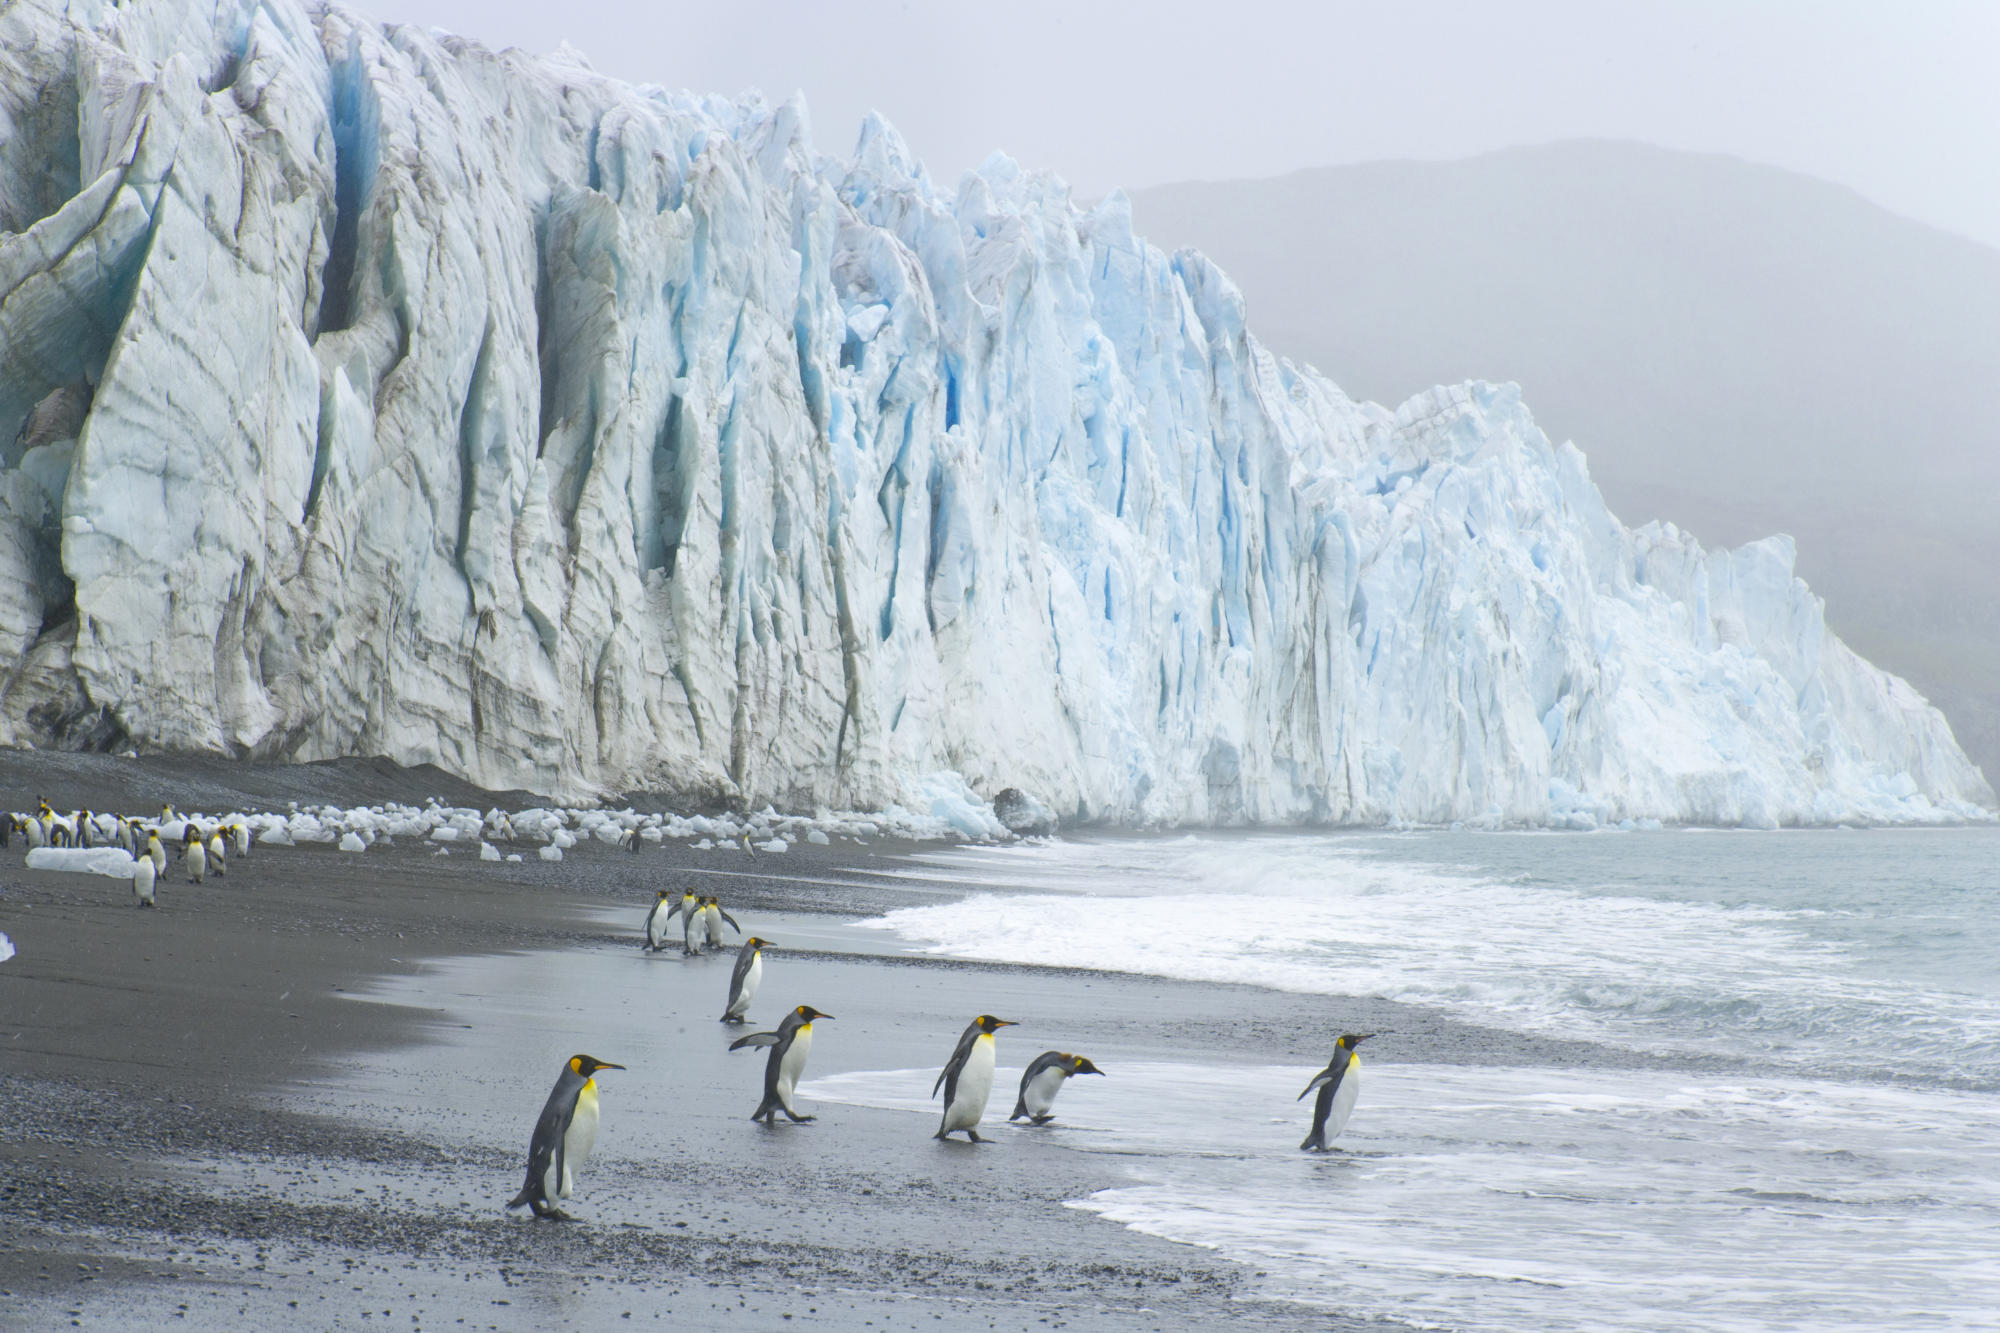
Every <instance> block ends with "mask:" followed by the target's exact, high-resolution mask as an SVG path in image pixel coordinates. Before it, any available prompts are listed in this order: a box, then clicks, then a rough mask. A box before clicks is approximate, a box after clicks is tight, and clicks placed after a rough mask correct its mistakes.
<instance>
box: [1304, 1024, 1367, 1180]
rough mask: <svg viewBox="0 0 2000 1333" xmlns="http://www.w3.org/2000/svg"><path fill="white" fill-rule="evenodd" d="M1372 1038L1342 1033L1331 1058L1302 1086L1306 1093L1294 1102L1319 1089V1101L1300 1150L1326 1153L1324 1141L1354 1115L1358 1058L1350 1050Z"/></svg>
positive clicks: (1357, 1083)
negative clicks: (1310, 1130) (1309, 1131)
mask: <svg viewBox="0 0 2000 1333" xmlns="http://www.w3.org/2000/svg"><path fill="white" fill-rule="evenodd" d="M1374 1035H1375V1034H1374V1033H1372V1032H1362V1033H1358V1034H1357V1033H1353V1032H1349V1033H1345V1034H1343V1035H1342V1036H1341V1038H1340V1040H1339V1041H1337V1042H1335V1043H1334V1044H1333V1059H1331V1060H1329V1061H1327V1065H1326V1068H1324V1069H1322V1070H1320V1071H1319V1073H1317V1074H1315V1075H1314V1076H1313V1081H1312V1082H1310V1083H1308V1084H1306V1091H1305V1092H1302V1093H1300V1094H1299V1096H1298V1100H1300V1101H1304V1100H1305V1099H1306V1093H1309V1092H1311V1091H1312V1090H1313V1089H1314V1088H1318V1089H1319V1100H1318V1101H1316V1102H1314V1103H1313V1127H1312V1133H1310V1134H1308V1135H1306V1141H1305V1142H1304V1143H1301V1144H1300V1145H1299V1149H1300V1151H1302V1152H1326V1151H1328V1148H1327V1143H1326V1141H1327V1140H1328V1139H1331V1138H1334V1137H1336V1136H1338V1135H1339V1133H1340V1131H1341V1130H1342V1129H1344V1128H1346V1127H1347V1117H1348V1116H1350V1115H1353V1114H1354V1099H1355V1098H1356V1097H1359V1096H1360V1095H1361V1056H1360V1054H1359V1053H1358V1052H1357V1051H1356V1050H1355V1049H1354V1048H1355V1047H1356V1046H1359V1045H1360V1044H1361V1043H1362V1042H1364V1041H1367V1040H1368V1039H1369V1038H1370V1037H1372V1036H1374Z"/></svg>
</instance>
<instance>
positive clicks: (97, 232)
mask: <svg viewBox="0 0 2000 1333" xmlns="http://www.w3.org/2000/svg"><path fill="white" fill-rule="evenodd" d="M0 126H4V127H5V128H4V130H0V451H4V452H0V464H4V466H0V663H5V664H6V665H7V666H8V671H7V674H6V676H5V678H4V684H0V740H4V741H8V742H11V743H13V744H17V745H27V744H34V745H37V746H68V747H91V748H100V749H117V750H125V749H127V748H129V747H131V746H134V745H137V746H140V747H143V748H146V749H164V750H182V751H200V752H209V753H217V754H235V755H249V756H257V757H265V758H277V759H291V760H310V759H318V758H326V757H332V756H339V755H350V754H384V755H388V756H391V757H393V758H395V759H397V760H399V761H401V762H404V763H408V764H417V763H424V762H433V763H437V764H439V765H442V766H444V767H445V768H447V769H450V770H451V771H453V772H455V773H459V774H461V775H464V776H466V777H468V778H471V779H473V780H475V781H477V782H480V783H481V784H483V785H486V786H489V787H494V788H507V787H517V786H518V787H528V788H531V789H534V790H540V791H547V792H551V793H554V794H556V795H557V796H559V797H561V798H562V799H565V800H574V799H581V798H584V797H586V796H588V795H591V794H594V793H599V792H603V791H620V790H637V789H646V790H659V791H676V792H683V793H690V794H700V795H702V796H704V797H712V798H720V799H723V800H726V801H727V802H729V803H731V804H732V805H736V806H739V807H742V806H758V805H763V804H765V803H767V802H769V803H775V804H782V805H784V806H786V807H788V808H792V809H813V808H818V807H844V808H859V809H871V810H874V809H879V810H884V811H887V812H889V816H890V819H891V821H892V822H895V821H905V822H909V821H923V820H935V821H937V822H938V825H939V826H940V827H943V828H948V829H950V830H952V831H953V832H955V833H956V834H957V835H958V836H966V837H986V836H1000V835H1001V834H1002V832H1003V831H1004V825H1002V824H1001V822H1000V821H999V820H998V819H997V818H995V816H994V814H993V808H992V806H991V805H990V804H988V803H987V800H986V799H983V798H982V796H981V795H980V794H981V793H984V794H986V795H988V796H990V795H991V794H993V793H997V792H999V791H1001V790H1003V789H1006V788H1010V787H1013V788H1019V789H1021V790H1022V791H1024V792H1027V793H1032V796H1033V798H1034V800H1035V801H1036V802H1037V803H1038V804H1040V805H1042V806H1044V807H1045V808H1046V809H1047V810H1048V811H1050V812H1052V813H1053V814H1054V816H1055V817H1057V818H1060V819H1062V820H1064V821H1074V820H1092V819H1105V820H1117V821H1138V822H1239V821H1265V822H1275V821H1334V822H1394V821H1425V822H1447V821H1453V820H1463V821H1470V822H1479V823H1528V824H1542V825H1551V824H1552V825H1565V826H1579V827H1581V826H1598V825H1603V824H1607V823H1616V822H1620V821H1625V820H1642V819H1665V820H1681V821H1700V822H1710V823H1721V824H1751V825H1766V826H1768V825H1772V824H1793V823H1800V822H1819V823H1828V822H1834V821H1838V820H1844V819H1866V820H1899V819H1940V818H1955V817H1982V807H1983V806H1985V805H1988V804H1990V803H1991V802H1992V799H1993V797H1992V792H1991V789H1990V788H1989V787H1988V786H1987V785H1986V783H1985V782H1984V781H1983V779H1982V778H1981V776H1980V775H1979V773H1978V772H1977V771H1976V770H1975V769H1974V768H1973V767H1972V766H1971V765H1970V764H1969V763H1968V762H1967V761H1966V759H1965V757H1964V755H1963V754H1962V753H1961V752H1960V751H1959V749H1958V747H1957V745H1956V744H1955V743H1954V742H1953V740H1952V738H1951V735H1950V732H1949V730H1948V728H1947V727H1946V725H1945V723H1944V721H1943V719H1942V718H1941V716H1940V715H1939V714H1938V713H1937V712H1936V711H1935V710H1933V709H1931V708H1930V707H1929V706H1928V705H1927V704H1926V703H1925V702H1924V701H1923V700H1922V699H1921V698H1920V697H1918V696H1917V695H1916V694H1915V693H1914V692H1913V691H1912V690H1911V689H1910V688H1909V687H1908V686H1907V685H1905V684H1904V683H1903V682H1901V681H1900V680H1897V679H1895V678H1894V677H1891V676H1888V675H1886V674H1884V673H1883V672H1880V671H1878V670H1876V669H1875V668H1873V667H1871V666H1870V665H1868V664H1867V663H1866V662H1864V661H1862V660H1861V659H1860V658H1858V657H1856V656H1855V655H1854V654H1853V653H1852V652H1851V651H1849V650H1848V649H1847V648H1846V647H1845V646H1844V645H1843V644H1841V643H1840V642H1839V640H1837V639H1836V638H1834V637H1833V636H1832V635H1831V634H1829V633H1828V632H1827V629H1826V626H1825V623H1824V621H1823V619H1822V617H1821V608H1820V604H1819V602H1818V601H1817V600H1816V599H1815V598H1814V597H1813V596H1812V594H1811V593H1810V592H1809V591H1808V590H1807V589H1806V588H1805V586H1804V585H1803V584H1802V583H1800V582H1799V581H1798V580H1797V579H1796V578H1795V577H1794V576H1793V572H1792V554H1793V553H1792V549H1791V545H1790V543H1789V541H1788V540H1786V539H1783V538H1774V539H1771V540H1768V541H1764V542H1759V543H1755V544H1753V545H1750V546H1747V547H1744V548H1743V549H1741V550H1737V551H1714V552H1711V551H1704V550H1703V549H1702V548H1701V547H1699V546H1698V545H1697V544H1696V543H1695V542H1694V541H1692V540H1691V539H1690V538H1688V537H1687V536H1686V535H1684V534H1682V533H1680V532H1677V531H1676V530H1674V529H1673V528H1671V527H1657V526H1653V527H1647V528H1643V529H1639V530H1637V531H1632V530H1628V529H1627V528H1625V527H1623V526H1622V525H1621V524H1619V523H1618V521H1617V520H1616V519H1615V518H1613V517H1612V515H1611V514H1610V513H1608V512H1607V511H1606V509H1605V507H1604V503H1603V501H1602V499H1601V497H1600V496H1599V495H1598V492H1597V490H1596V488H1595V487H1594V486H1593V485H1592V484H1591V482H1590V479H1589V477H1588V475H1587V473H1586V471H1585V468H1584V462H1583V457H1582V455H1581V454H1579V453H1578V452H1577V451H1576V450H1575V449H1573V448H1571V447H1569V446H1568V445H1557V444H1553V443H1552V442H1550V441H1549V440H1548V439H1547V438H1546V437H1544V436H1543V434H1542V433H1541V431H1539V430H1538V429H1537V428H1536V427H1535V424H1534V422H1533V420H1532V418H1531V417H1530V416H1529V414H1528V411H1527V409H1526V408H1525V407H1524V406H1523V405H1522V403H1521V401H1520V398H1519V395H1518V393H1517V392H1516V391H1515V390H1514V389H1513V388H1512V387H1511V386H1496V385H1489V384H1468V385H1462V386H1459V387H1456V388H1450V389H1438V390H1433V391H1431V392H1428V393H1425V394H1422V395H1420V396H1418V397H1417V398H1415V399H1412V400H1411V401H1410V402H1408V403H1406V404H1404V405H1403V406H1401V407H1400V408H1397V409H1395V410H1393V411H1392V410H1389V409H1385V408H1382V407H1378V406H1375V405H1372V404H1365V403H1357V402H1354V401H1351V400H1350V399H1348V398H1347V397H1346V396H1345V395H1344V394H1342V393H1341V392H1340V390H1339V389H1338V388H1336V387H1335V386H1334V385H1333V384H1332V383H1330V382H1329V381H1327V380H1326V379H1324V378H1322V377H1321V376H1320V375H1319V374H1317V373H1316V372H1314V371H1312V370H1310V369H1307V368H1303V367H1299V366H1295V365H1292V364H1289V363H1287V362H1285V361H1283V360H1281V359H1278V358H1276V357H1274V356H1272V355H1271V354H1270V353H1269V352H1267V351H1266V350H1265V349H1264V348H1263V347H1262V346H1261V345H1260V344H1259V343H1258V342H1257V341H1256V339H1255V338H1254V337H1252V336H1251V335H1250V333H1249V331H1248V329H1247V327H1246V323H1245V312H1244V308H1243V302H1242V299H1241V297H1240V295H1239V294H1238V292H1237V290H1236V288H1235V287H1234V286H1232V285H1231V283H1230V282H1229V280H1228V279H1227V278H1226V277H1225V276H1224V275H1223V274H1222V273H1221V272H1219V271H1218V270H1217V269H1216V268H1215V267H1214V266H1213V265H1212V264H1210V263H1209V262H1207V261H1206V260H1205V259H1203V258H1202V257H1201V256H1200V255H1199V254H1196V253H1193V252H1182V253H1179V254H1174V255H1168V254H1165V253H1162V252H1161V251H1159V250H1157V249H1154V248H1152V247H1151V246H1148V245H1146V244H1145V243H1144V242H1143V241H1142V240H1141V239H1139V238H1138V237H1136V236H1135V235H1134V234H1133V231H1132V224H1131V218H1130V215H1129V209H1128V206H1127V204H1126V202H1125V200H1124V198H1123V196H1122V195H1115V194H1114V195H1113V196H1111V197H1110V198H1109V199H1107V200H1105V201H1104V202H1102V203H1101V204H1099V205H1097V206H1096V207H1094V208H1092V209H1089V210H1080V209H1079V208H1077V207H1076V206H1075V205H1074V204H1073V203H1072V201H1071V199H1070V196H1069V193H1068V191H1067V189H1066V188H1065V187H1064V186H1063V185H1062V183H1061V182H1060V181H1059V180H1057V179H1056V178H1055V177H1053V176H1050V175H1048V174H1046V173H1040V172H1033V171H1027V170H1024V169H1022V168H1021V167H1019V166H1017V165H1016V164H1015V163H1013V162H1012V161H1009V160H1008V159H1006V158H1005V157H1000V156H996V157H994V158H992V159H990V160H989V161H988V162H986V163H985V164H984V165H983V166H982V167H981V168H980V169H979V170H978V171H976V172H972V173H968V174H967V175H966V176H965V177H963V178H962V179H961V180H960V181H959V182H958V184H957V186H956V187H955V188H945V187H943V186H940V185H939V184H938V183H936V182H934V181H932V180H931V179H930V178H929V177H928V176H927V175H926V174H925V173H924V171H923V170H922V168H921V167H920V166H918V165H917V163H916V162H915V160H914V158H913V157H912V156H911V154H910V152H909V150H908V149H907V148H906V147H905V145H904V144H903V143H902V141H901V140H900V139H899V138H898V137H897V135H896V134H895V132H894V131H893V130H891V129H890V128H889V127H888V126H887V125H886V124H884V123H883V122H881V121H880V120H878V119H872V118H871V119H870V120H869V121H868V122H867V123H866V124H865V125H864V126H863V127H862V131H861V135H860V141H859V143H858V145H857V146H856V149H855V151H854V154H853V156H852V157H851V158H850V159H848V160H846V161H839V160H835V159H833V158H829V157H826V156H822V155H820V154H818V153H816V152H815V151H814V149H813V147H812V144H811V141H810V138H809V136H808V132H807V123H806V115H805V111H804V108H803V107H802V106H801V105H799V104H798V103H797V102H788V103H785V104H783V105H778V106H771V105H767V104H765V103H763V102H761V101H759V100H756V99H755V98H752V99H749V100H745V101H727V100H722V99H716V98H709V97H697V96H692V95H687V94H671V93H666V92H663V91H660V90H658V89H653V88H634V87H630V86H627V85H625V84H622V83H618V82H616V81H614V80H611V79H607V78H603V77H600V76H598V75H596V74H595V73H593V72H591V71H590V70H589V69H588V67H587V66H585V65H583V64H581V63H579V62H577V61H576V60H574V59H569V58H563V57H560V56H558V57H554V58H549V59H537V58H534V57H531V56H527V55H523V54H522V53H520V52H517V51H510V52H506V53H494V52H492V51H489V50H486V49H485V48H483V47H481V46H479V45H477V44H476V43H473V42H469V41H464V40H461V39H459V38H456V37H450V36H446V35H442V34H427V33H425V32H422V31H419V30H417V29H415V28H410V27H396V26H391V27H383V26H379V25H377V24H375V23H373V22H370V21H367V20H365V19H363V18H362V17H361V16H360V15H358V14H356V13H353V12H350V11H348V10H345V9H342V8H339V7H337V6H332V7H321V6H317V5H315V6H313V7H310V8H309V7H307V6H305V5H302V4H300V3H297V0H155V2H154V3H149V4H146V5H143V6H133V5H129V4H128V5H118V4H114V3H111V0H19V2H18V3H15V4H12V5H8V6H6V7H5V8H4V9H0ZM1334 369H1336V370H1337V369H1338V368H1337V367H1336V368H1334ZM1698 391H1699V386H1689V392H1698ZM1022 808H1025V807H1022ZM281 823H282V824H283V827H276V826H271V825H270V824H269V823H268V821H267V822H266V825H265V826H264V827H262V828H261V829H260V834H259V836H260V837H262V838H264V839H265V840H266V841H273V842H277V841H285V840H291V841H295V842H314V841H327V840H332V838H333V837H335V836H337V835H335V834H332V833H328V832H327V831H326V830H325V829H324V828H323V827H322V826H321V825H320V824H319V822H318V821H317V820H315V819H311V818H306V817H300V818H299V819H297V820H291V821H281ZM1037 826H1038V827H1039V826H1040V825H1039V822H1037ZM464 831H465V832H466V833H467V834H468V836H469V834H470V830H464ZM384 832H385V833H386V834H387V835H388V836H402V834H401V833H400V832H398V831H393V830H384ZM523 832H524V833H525V832H526V830H523ZM704 836H714V835H713V834H709V835H704ZM549 846H550V848H551V849H552V850H555V851H558V852H559V851H560V850H561V844H559V843H551V844H549Z"/></svg>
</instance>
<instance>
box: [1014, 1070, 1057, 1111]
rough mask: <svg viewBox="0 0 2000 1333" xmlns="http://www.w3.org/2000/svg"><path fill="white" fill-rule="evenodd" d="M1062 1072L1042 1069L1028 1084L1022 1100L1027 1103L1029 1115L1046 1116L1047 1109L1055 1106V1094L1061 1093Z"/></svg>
mask: <svg viewBox="0 0 2000 1333" xmlns="http://www.w3.org/2000/svg"><path fill="white" fill-rule="evenodd" d="M1062 1085H1063V1072H1062V1070H1060V1069H1044V1070H1043V1071H1042V1072H1041V1073H1039V1074H1037V1075H1035V1076H1034V1078H1032V1079H1030V1080H1029V1082H1028V1092H1027V1095H1026V1096H1025V1097H1024V1098H1023V1099H1022V1100H1023V1101H1025V1102H1026V1103H1027V1106H1028V1114H1029V1115H1047V1114H1048V1113H1049V1108H1050V1107H1051V1106H1054V1105H1055V1104H1056V1094H1057V1093H1058V1092H1061V1091H1062Z"/></svg>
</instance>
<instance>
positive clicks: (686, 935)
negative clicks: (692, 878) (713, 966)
mask: <svg viewBox="0 0 2000 1333" xmlns="http://www.w3.org/2000/svg"><path fill="white" fill-rule="evenodd" d="M674 911H676V912H679V913H680V914H681V951H682V953H683V954H684V955H686V956H687V957H690V958H692V957H696V956H698V955H699V954H700V953H701V942H702V941H703V940H705V939H707V938H708V922H707V921H706V920H704V919H703V918H702V915H701V899H699V898H697V897H695V896H694V890H693V889H689V890H688V891H687V892H685V893H683V894H681V901H680V906H678V907H676V908H675V909H674ZM669 919H671V918H669Z"/></svg>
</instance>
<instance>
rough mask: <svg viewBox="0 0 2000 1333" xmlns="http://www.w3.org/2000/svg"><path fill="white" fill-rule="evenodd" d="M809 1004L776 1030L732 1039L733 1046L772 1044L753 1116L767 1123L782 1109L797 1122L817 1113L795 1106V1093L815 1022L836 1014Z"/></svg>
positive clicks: (799, 1009)
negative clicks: (803, 1112)
mask: <svg viewBox="0 0 2000 1333" xmlns="http://www.w3.org/2000/svg"><path fill="white" fill-rule="evenodd" d="M832 1017H833V1015H832V1014H823V1013H821V1012H820V1011H819V1010H817V1009H815V1008H813V1007H812V1006H811V1005H809V1004H802V1005H800V1006H799V1007H798V1008H796V1009H794V1010H792V1012H790V1013H789V1014H786V1015H785V1021H784V1022H782V1023H780V1024H778V1030H777V1031H776V1032H753V1033H751V1034H750V1035H749V1036H747V1037H738V1038H737V1039H736V1040H735V1041H732V1042H730V1043H729V1049H730V1050H732V1051H740V1050H742V1049H743V1048H744V1047H746V1046H768V1047H770V1048H771V1054H770V1055H769V1056H768V1057H766V1058H765V1061H764V1100H763V1101H761V1102H758V1103H757V1109H756V1110H755V1111H753V1112H752V1113H751V1115H750V1118H751V1119H752V1120H753V1121H761V1122H762V1123H764V1124H766V1125H775V1124H777V1123H778V1112H780V1111H783V1112H784V1113H785V1117H786V1118H787V1119H788V1120H790V1121H791V1122H792V1123H793V1124H795V1125H803V1124H806V1123H807V1122H809V1121H811V1120H812V1119H813V1118H814V1117H812V1116H809V1115H800V1114H799V1113H798V1111H797V1110H795V1109H794V1108H793V1106H792V1093H793V1091H794V1090H795V1089H796V1088H797V1087H798V1086H799V1075H800V1074H802V1073H804V1072H805V1068H806V1056H808V1055H810V1054H811V1053H812V1039H813V1023H814V1021H815V1020H817V1019H821V1018H832Z"/></svg>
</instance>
